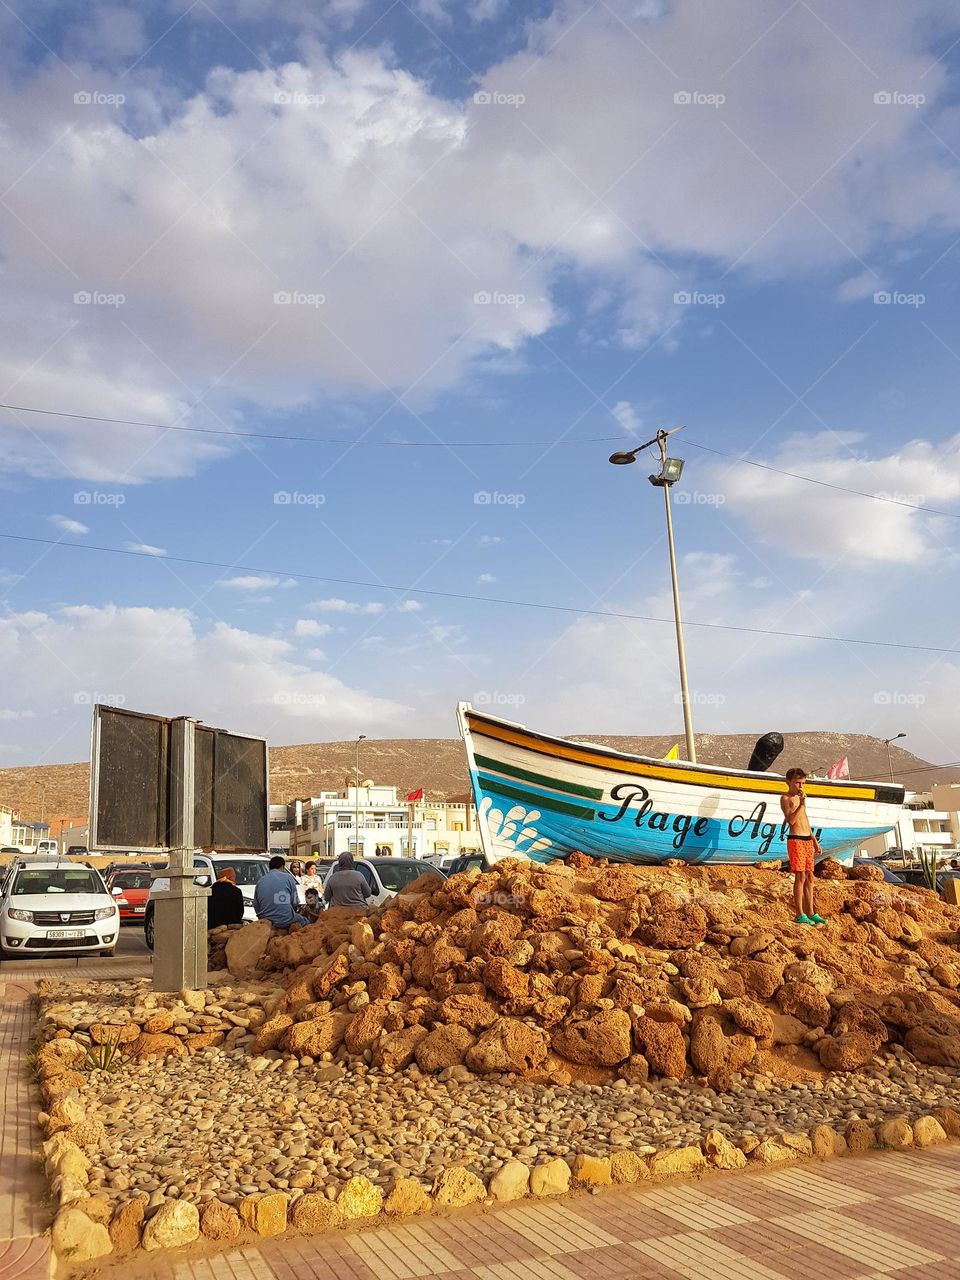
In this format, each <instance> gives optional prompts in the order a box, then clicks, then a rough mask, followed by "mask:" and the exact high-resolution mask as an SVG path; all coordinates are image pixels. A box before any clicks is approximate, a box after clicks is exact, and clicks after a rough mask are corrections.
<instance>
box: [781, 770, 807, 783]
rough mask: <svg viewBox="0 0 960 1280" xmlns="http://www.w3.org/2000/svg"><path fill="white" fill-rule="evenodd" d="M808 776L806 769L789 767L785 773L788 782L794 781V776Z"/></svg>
mask: <svg viewBox="0 0 960 1280" xmlns="http://www.w3.org/2000/svg"><path fill="white" fill-rule="evenodd" d="M806 776H807V775H806V771H805V770H803V769H788V770H787V772H786V773H785V774H784V777H785V778H786V780H787V781H788V782H792V781H793V780H794V778H805V777H806Z"/></svg>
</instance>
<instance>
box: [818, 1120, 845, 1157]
mask: <svg viewBox="0 0 960 1280" xmlns="http://www.w3.org/2000/svg"><path fill="white" fill-rule="evenodd" d="M810 1145H811V1147H812V1148H813V1154H814V1155H815V1156H816V1157H817V1159H818V1160H827V1159H829V1158H830V1157H831V1156H843V1155H846V1154H847V1143H846V1139H844V1138H842V1137H841V1136H840V1134H839V1133H837V1132H836V1130H835V1129H831V1128H830V1126H829V1125H828V1124H818V1125H817V1126H816V1127H815V1128H813V1129H811V1130H810Z"/></svg>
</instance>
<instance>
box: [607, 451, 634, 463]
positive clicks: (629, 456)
mask: <svg viewBox="0 0 960 1280" xmlns="http://www.w3.org/2000/svg"><path fill="white" fill-rule="evenodd" d="M636 460H637V450H636V449H629V450H626V451H624V452H619V453H611V455H610V457H609V458H608V459H607V461H608V462H612V463H613V465H614V466H615V467H628V466H629V465H630V463H631V462H636Z"/></svg>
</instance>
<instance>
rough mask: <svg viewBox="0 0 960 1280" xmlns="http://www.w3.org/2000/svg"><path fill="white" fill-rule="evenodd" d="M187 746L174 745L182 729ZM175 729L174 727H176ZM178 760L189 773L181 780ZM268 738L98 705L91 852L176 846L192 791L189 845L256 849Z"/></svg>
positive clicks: (262, 831)
mask: <svg viewBox="0 0 960 1280" xmlns="http://www.w3.org/2000/svg"><path fill="white" fill-rule="evenodd" d="M184 726H187V727H189V728H191V730H192V738H193V749H192V750H191V751H189V752H187V753H186V754H184V753H183V752H182V750H180V751H177V750H175V749H174V747H175V741H176V740H177V739H178V736H180V732H182V730H183V727H184ZM178 731H179V732H178ZM181 760H187V761H190V760H192V765H193V768H192V774H191V776H189V777H181V776H180V772H181V769H182V766H181V765H180V764H179V763H178V762H179V761H181ZM267 770H268V756H267V743H266V741H265V739H263V738H252V737H248V736H247V735H245V734H236V733H228V732H227V731H226V730H224V729H214V728H212V727H210V726H208V725H204V724H199V723H197V722H195V721H193V720H191V719H189V718H188V717H179V718H178V719H176V720H174V719H170V718H167V717H164V716H152V715H146V714H143V713H141V712H137V711H128V710H126V709H124V708H121V707H106V706H102V705H100V704H98V705H97V706H95V707H94V709H93V731H92V745H91V760H90V831H89V848H90V849H91V850H94V849H97V850H100V849H102V850H104V851H108V852H113V851H127V850H128V851H130V852H132V853H157V852H163V851H165V850H167V849H170V848H171V847H172V846H174V845H175V844H176V843H178V837H174V836H173V835H172V834H171V833H172V831H173V829H174V828H175V827H176V828H178V829H179V827H180V821H179V815H180V808H179V806H180V805H181V804H183V803H186V804H187V805H189V804H190V797H191V796H192V810H193V814H192V817H193V821H192V826H193V838H192V841H191V842H190V845H191V847H192V848H196V849H209V850H214V851H217V852H224V853H245V852H254V853H262V852H264V851H266V850H267V849H268V848H269V834H268V833H269V824H268V821H267V801H268V794H267V787H268V772H267Z"/></svg>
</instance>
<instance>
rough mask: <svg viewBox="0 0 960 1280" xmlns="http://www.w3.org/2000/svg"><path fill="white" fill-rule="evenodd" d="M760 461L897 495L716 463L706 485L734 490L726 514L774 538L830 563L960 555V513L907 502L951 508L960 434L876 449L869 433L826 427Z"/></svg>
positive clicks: (923, 560)
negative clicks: (959, 523) (956, 547)
mask: <svg viewBox="0 0 960 1280" xmlns="http://www.w3.org/2000/svg"><path fill="white" fill-rule="evenodd" d="M756 460H757V461H762V462H767V463H769V464H770V465H771V466H776V467H780V468H783V469H784V470H787V471H793V472H795V473H797V474H799V475H806V476H812V477H813V478H814V479H816V480H822V481H825V482H827V483H829V484H833V485H840V486H842V487H844V488H849V489H856V490H859V491H860V492H862V493H868V494H875V495H878V496H880V495H882V496H885V497H887V498H891V499H894V501H892V502H891V501H883V502H876V501H872V500H870V499H869V498H857V497H851V496H850V495H849V494H847V493H841V492H835V491H833V490H831V489H827V488H822V487H815V486H813V485H810V484H807V483H805V482H804V481H801V480H794V479H791V478H790V477H789V476H784V475H778V474H777V473H776V472H772V471H765V470H760V469H759V468H757V467H750V466H743V465H733V466H727V465H725V464H717V465H716V466H713V467H711V468H710V469H709V470H708V471H707V472H706V473H705V475H704V479H703V488H704V489H711V490H716V491H717V492H719V493H721V494H723V496H724V497H725V499H726V501H725V503H724V505H723V506H722V507H721V508H720V518H722V519H723V520H724V521H725V522H727V523H733V522H735V521H740V520H742V521H744V522H745V523H746V524H747V525H748V526H749V528H750V530H751V531H752V533H753V534H754V535H755V536H756V537H758V538H759V539H760V540H761V541H762V543H764V544H765V545H767V546H770V547H776V548H777V549H778V550H782V551H785V552H788V553H789V554H790V555H791V556H795V557H798V558H800V559H808V560H816V561H819V562H820V563H821V564H823V565H826V566H832V565H835V564H837V563H838V562H839V561H844V562H846V563H848V564H851V565H853V564H867V565H869V564H882V563H887V564H891V563H892V564H904V565H912V564H931V563H935V562H936V561H937V560H938V559H941V558H944V557H946V556H948V555H949V556H950V557H951V558H952V556H953V552H952V551H951V550H950V548H951V547H952V545H953V541H954V539H955V536H956V520H954V519H950V518H948V517H946V516H943V517H938V516H928V515H925V514H923V513H922V512H920V511H915V510H912V509H911V507H910V506H904V505H899V504H900V503H909V504H913V505H915V506H925V507H935V508H940V509H946V508H949V507H950V506H951V505H954V504H956V503H957V502H958V500H960V436H954V437H953V438H952V439H949V440H946V441H944V442H943V443H938V444H934V443H931V442H930V441H928V440H912V441H910V442H909V443H907V444H905V445H903V446H902V447H901V448H899V449H897V450H896V452H894V453H889V454H884V455H879V456H875V455H873V454H872V453H871V451H870V449H869V448H868V447H867V446H866V443H865V439H864V437H861V436H859V435H856V434H854V433H849V432H848V433H835V432H827V431H824V432H819V433H817V434H815V435H808V436H803V435H797V436H792V437H790V438H789V439H788V440H785V441H784V443H783V444H782V445H781V446H780V448H779V449H777V450H776V452H775V453H773V454H772V455H770V456H768V457H765V458H758V459H756ZM814 512H815V515H813V514H812V513H814Z"/></svg>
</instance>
